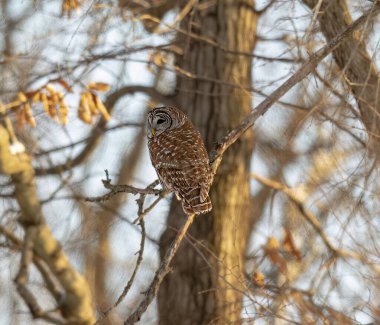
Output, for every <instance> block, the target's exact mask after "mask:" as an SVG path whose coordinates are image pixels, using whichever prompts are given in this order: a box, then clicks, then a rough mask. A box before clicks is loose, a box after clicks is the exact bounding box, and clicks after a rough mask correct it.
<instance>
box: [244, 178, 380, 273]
mask: <svg viewBox="0 0 380 325" xmlns="http://www.w3.org/2000/svg"><path fill="white" fill-rule="evenodd" d="M251 176H252V177H253V178H254V179H256V180H257V181H258V182H260V183H261V184H263V185H265V186H268V187H270V188H273V189H275V190H278V191H281V192H283V193H285V194H286V195H287V196H288V197H289V199H290V200H291V201H292V202H293V203H295V204H296V206H297V208H298V209H299V211H300V212H301V213H302V215H303V216H304V217H305V219H306V221H307V222H308V223H309V224H310V225H311V226H312V227H313V228H314V230H315V231H316V232H317V233H318V235H319V236H320V237H321V239H322V241H323V243H324V244H325V245H326V247H327V248H328V249H329V250H330V251H331V253H332V254H333V255H335V256H340V257H344V258H352V259H354V260H358V261H360V262H362V263H364V264H366V265H368V266H369V267H370V268H371V270H372V271H373V272H374V273H376V274H378V275H380V266H379V265H376V264H375V263H374V262H371V261H369V260H368V259H367V258H366V257H365V256H364V255H363V254H359V253H356V252H354V251H351V250H346V249H341V248H338V247H336V246H335V245H334V244H333V243H332V242H331V240H330V238H329V237H328V236H327V234H326V233H325V232H324V231H323V228H322V225H321V223H320V222H319V220H318V218H317V217H316V216H315V215H314V214H313V213H312V212H311V211H310V210H308V209H307V208H306V207H305V204H304V202H303V200H302V199H301V198H300V197H299V196H298V195H297V194H296V193H295V191H294V190H293V189H291V188H289V187H287V186H285V185H284V184H281V183H279V182H276V181H274V180H272V179H268V178H265V177H262V176H260V175H257V174H254V173H252V174H251Z"/></svg>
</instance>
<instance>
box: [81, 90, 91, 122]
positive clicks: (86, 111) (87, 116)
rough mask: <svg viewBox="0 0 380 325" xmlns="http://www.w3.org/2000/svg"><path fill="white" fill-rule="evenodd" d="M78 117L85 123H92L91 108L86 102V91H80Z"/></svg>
mask: <svg viewBox="0 0 380 325" xmlns="http://www.w3.org/2000/svg"><path fill="white" fill-rule="evenodd" d="M78 117H79V118H80V119H81V120H82V121H83V122H85V123H87V124H92V117H91V110H90V107H89V104H88V99H87V96H86V93H81V96H80V102H79V109H78Z"/></svg>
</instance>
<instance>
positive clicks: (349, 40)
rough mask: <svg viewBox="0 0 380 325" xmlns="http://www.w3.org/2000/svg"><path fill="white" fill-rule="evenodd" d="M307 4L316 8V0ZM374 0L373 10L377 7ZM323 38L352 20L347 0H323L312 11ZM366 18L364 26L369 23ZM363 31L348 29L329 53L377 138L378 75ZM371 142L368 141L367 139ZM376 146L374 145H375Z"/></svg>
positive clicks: (379, 118) (306, 0)
mask: <svg viewBox="0 0 380 325" xmlns="http://www.w3.org/2000/svg"><path fill="white" fill-rule="evenodd" d="M303 2H304V3H305V4H306V5H307V6H308V7H309V8H311V9H313V8H315V9H314V10H318V8H317V7H318V6H317V4H318V2H319V1H318V0H304V1H303ZM373 2H375V3H376V2H377V3H376V5H375V7H374V8H373V11H376V10H377V11H378V7H380V3H379V1H373ZM314 15H315V16H316V17H317V19H318V21H319V25H320V28H321V31H322V33H323V35H324V36H325V38H326V40H327V41H328V42H330V41H331V40H332V39H334V37H336V35H339V33H341V32H342V31H344V30H345V29H347V27H348V26H350V24H351V23H352V18H351V14H350V12H349V9H348V6H347V4H346V1H341V0H330V1H322V2H321V4H320V8H319V11H316V13H315V14H314ZM371 25H372V24H371V23H370V22H367V26H366V27H367V29H369V28H368V27H371ZM365 34H366V32H365V31H364V32H361V33H354V34H353V33H350V35H347V37H346V38H345V39H344V41H343V42H341V43H340V44H339V46H337V47H335V48H334V50H333V52H332V54H333V57H334V59H335V62H336V63H337V65H338V67H339V69H340V70H341V72H342V75H344V77H345V78H342V79H343V80H344V82H345V83H346V85H347V86H348V88H349V89H350V90H351V91H352V94H353V96H354V97H355V99H356V102H357V103H358V107H359V112H360V118H361V120H362V122H363V124H364V126H365V128H366V130H367V133H368V137H369V138H371V140H375V142H374V143H373V144H375V143H377V146H378V142H379V141H380V140H379V139H380V102H379V100H378V99H379V96H380V87H379V84H380V78H379V72H378V70H377V68H376V66H375V64H374V62H373V60H372V58H371V56H370V55H369V54H368V52H367V49H366V44H365V38H366V37H365ZM370 144H371V143H370ZM375 149H377V148H375Z"/></svg>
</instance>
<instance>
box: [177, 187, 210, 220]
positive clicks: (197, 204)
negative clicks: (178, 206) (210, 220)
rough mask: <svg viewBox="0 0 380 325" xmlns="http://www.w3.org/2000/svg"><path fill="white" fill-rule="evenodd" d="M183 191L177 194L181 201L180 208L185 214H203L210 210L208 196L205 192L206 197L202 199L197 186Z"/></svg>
mask: <svg viewBox="0 0 380 325" xmlns="http://www.w3.org/2000/svg"><path fill="white" fill-rule="evenodd" d="M184 192H185V193H178V196H179V197H180V199H181V201H182V208H183V211H185V213H186V214H194V213H195V214H203V213H207V212H210V211H211V210H212V203H211V200H210V196H209V195H208V194H207V196H206V198H205V199H204V200H203V201H202V200H201V196H200V194H199V192H200V189H199V188H193V189H190V190H188V191H187V192H186V191H184Z"/></svg>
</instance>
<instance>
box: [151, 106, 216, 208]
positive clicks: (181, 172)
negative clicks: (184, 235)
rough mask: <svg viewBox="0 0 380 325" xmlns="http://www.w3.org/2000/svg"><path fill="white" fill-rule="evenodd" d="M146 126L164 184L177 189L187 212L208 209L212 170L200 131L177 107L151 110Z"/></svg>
mask: <svg viewBox="0 0 380 325" xmlns="http://www.w3.org/2000/svg"><path fill="white" fill-rule="evenodd" d="M147 128H148V130H147V131H148V147H149V153H150V158H151V160H152V164H153V166H154V168H155V169H156V171H157V174H158V177H159V179H160V182H161V184H162V186H163V187H164V188H165V189H167V190H170V191H173V192H175V194H176V196H177V198H178V199H179V200H181V201H182V207H183V210H184V211H185V213H187V214H192V213H195V214H200V213H206V212H209V211H210V210H211V209H212V205H211V200H210V197H209V195H208V192H209V189H210V185H211V181H212V172H211V168H210V166H209V159H208V155H207V151H206V148H205V146H204V143H203V141H202V138H201V135H200V133H199V132H198V130H196V129H195V127H194V125H193V124H192V123H191V121H190V120H189V119H188V117H187V116H186V115H185V114H184V113H183V112H182V111H180V110H179V109H177V108H174V107H157V108H155V109H153V110H152V111H151V112H149V114H148V123H147Z"/></svg>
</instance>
